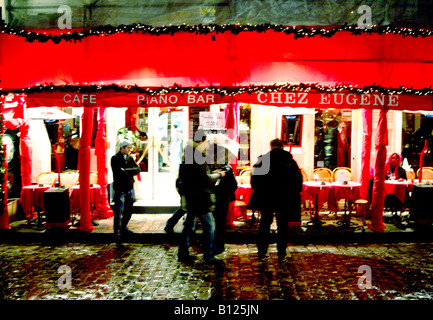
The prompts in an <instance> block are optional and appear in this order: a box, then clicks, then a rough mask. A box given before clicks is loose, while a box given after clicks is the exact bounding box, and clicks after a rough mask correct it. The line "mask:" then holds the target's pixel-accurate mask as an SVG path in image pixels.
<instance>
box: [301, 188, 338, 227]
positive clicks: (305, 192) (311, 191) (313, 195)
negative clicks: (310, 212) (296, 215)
mask: <svg viewBox="0 0 433 320" xmlns="http://www.w3.org/2000/svg"><path fill="white" fill-rule="evenodd" d="M330 187H331V183H329V182H321V181H305V182H304V183H303V184H302V196H303V199H305V200H307V199H309V200H312V201H314V202H315V204H314V207H315V214H314V217H313V219H312V220H311V221H309V222H307V224H312V225H313V226H315V227H319V226H321V225H322V224H323V222H322V221H320V219H319V211H320V209H321V208H322V206H323V204H324V203H325V202H328V197H329V188H330Z"/></svg>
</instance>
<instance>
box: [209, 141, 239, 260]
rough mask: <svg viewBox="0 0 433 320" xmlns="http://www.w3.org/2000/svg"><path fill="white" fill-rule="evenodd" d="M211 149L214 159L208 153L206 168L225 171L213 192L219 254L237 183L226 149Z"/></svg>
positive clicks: (216, 147)
mask: <svg viewBox="0 0 433 320" xmlns="http://www.w3.org/2000/svg"><path fill="white" fill-rule="evenodd" d="M210 148H211V149H213V150H212V151H213V152H214V157H212V152H211V153H209V157H207V158H210V159H208V160H212V159H211V158H213V160H214V161H209V163H208V166H209V168H210V169H211V170H212V172H213V173H216V172H220V171H225V176H224V177H223V178H220V179H218V180H217V181H216V183H215V187H214V191H215V195H216V203H215V211H214V219H215V253H216V254H220V253H223V252H224V249H225V235H226V229H227V214H228V211H229V205H230V202H232V201H235V200H236V195H235V192H236V189H237V188H238V183H237V181H236V178H235V175H234V172H233V169H232V167H231V166H230V165H229V164H228V162H229V157H228V154H227V152H228V151H227V149H226V148H224V147H221V146H218V145H213V144H211V145H210Z"/></svg>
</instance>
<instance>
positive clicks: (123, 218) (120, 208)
mask: <svg viewBox="0 0 433 320" xmlns="http://www.w3.org/2000/svg"><path fill="white" fill-rule="evenodd" d="M131 145H132V142H130V141H128V140H123V141H121V142H120V144H119V146H120V150H119V152H118V153H116V154H115V155H114V156H113V157H112V158H111V169H112V170H113V180H114V181H113V189H114V210H113V213H114V225H113V229H114V234H115V236H116V243H117V244H118V245H119V246H121V245H122V240H123V236H124V235H125V233H132V231H131V230H129V229H128V227H127V225H128V222H129V220H130V219H131V215H132V208H133V205H134V202H135V192H134V176H135V175H137V174H139V173H140V167H139V166H138V165H137V163H136V162H135V161H134V159H133V158H132V156H131V155H129V152H130V151H131Z"/></svg>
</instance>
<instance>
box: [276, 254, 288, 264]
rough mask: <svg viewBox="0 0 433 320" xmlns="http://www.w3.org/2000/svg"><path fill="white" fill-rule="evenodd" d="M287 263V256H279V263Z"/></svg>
mask: <svg viewBox="0 0 433 320" xmlns="http://www.w3.org/2000/svg"><path fill="white" fill-rule="evenodd" d="M286 262H287V258H286V256H278V263H281V264H284V263H286Z"/></svg>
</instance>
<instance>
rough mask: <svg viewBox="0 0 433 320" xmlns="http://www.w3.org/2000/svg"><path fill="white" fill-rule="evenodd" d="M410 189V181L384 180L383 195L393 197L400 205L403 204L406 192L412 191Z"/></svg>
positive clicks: (411, 186) (411, 185)
mask: <svg viewBox="0 0 433 320" xmlns="http://www.w3.org/2000/svg"><path fill="white" fill-rule="evenodd" d="M412 189H413V184H412V182H411V181H406V180H404V181H398V180H385V194H386V195H388V194H393V195H395V196H396V197H397V198H398V200H400V201H401V202H402V203H404V200H405V197H406V192H408V191H412Z"/></svg>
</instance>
